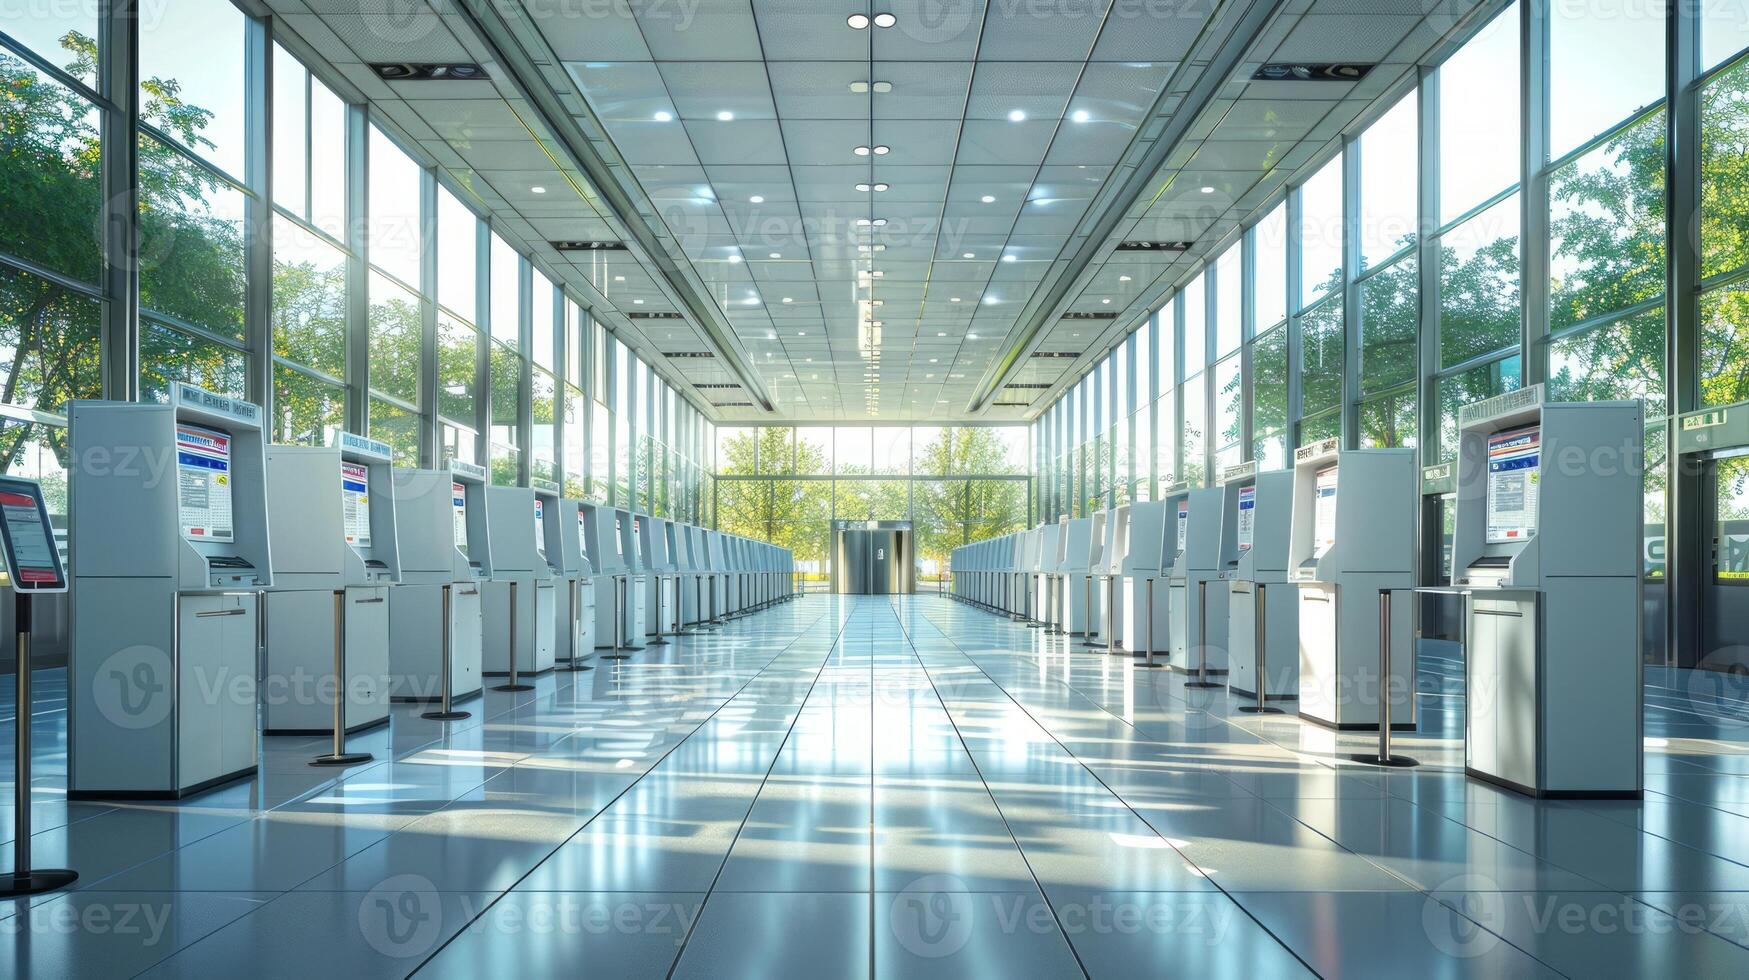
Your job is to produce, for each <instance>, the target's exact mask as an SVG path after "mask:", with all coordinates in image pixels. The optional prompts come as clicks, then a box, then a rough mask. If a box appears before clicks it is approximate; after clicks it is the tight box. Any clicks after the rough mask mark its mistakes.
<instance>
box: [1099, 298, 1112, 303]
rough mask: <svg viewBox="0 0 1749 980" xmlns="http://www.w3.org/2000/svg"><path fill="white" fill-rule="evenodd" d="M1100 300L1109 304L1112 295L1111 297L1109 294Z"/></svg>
mask: <svg viewBox="0 0 1749 980" xmlns="http://www.w3.org/2000/svg"><path fill="white" fill-rule="evenodd" d="M1100 302H1101V303H1107V304H1109V303H1110V302H1111V297H1110V296H1107V297H1106V298H1104V299H1102V300H1100Z"/></svg>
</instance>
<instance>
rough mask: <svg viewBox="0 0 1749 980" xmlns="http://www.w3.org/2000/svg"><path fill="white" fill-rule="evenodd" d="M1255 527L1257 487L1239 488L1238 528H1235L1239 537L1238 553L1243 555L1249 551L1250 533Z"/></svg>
mask: <svg viewBox="0 0 1749 980" xmlns="http://www.w3.org/2000/svg"><path fill="white" fill-rule="evenodd" d="M1256 527H1257V487H1256V486H1249V487H1240V488H1239V522H1238V526H1237V531H1238V535H1239V551H1240V553H1244V552H1247V551H1250V550H1251V536H1252V532H1253V531H1255V530H1256Z"/></svg>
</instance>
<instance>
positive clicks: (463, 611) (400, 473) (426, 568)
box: [389, 459, 492, 702]
mask: <svg viewBox="0 0 1749 980" xmlns="http://www.w3.org/2000/svg"><path fill="white" fill-rule="evenodd" d="M394 495H395V518H396V523H397V524H398V525H399V531H400V535H399V537H400V545H401V548H400V552H401V584H400V585H398V586H396V587H395V588H393V589H390V590H389V678H390V688H389V696H390V697H391V698H393V699H394V700H396V701H410V702H441V701H442V699H443V677H444V673H445V670H446V667H445V664H444V626H445V623H444V603H445V596H446V595H447V596H448V600H447V601H448V604H449V622H448V627H449V663H448V666H447V670H448V676H449V694H450V697H451V699H452V700H454V699H458V698H464V697H468V696H471V695H474V694H478V693H480V644H481V619H480V584H481V583H482V582H483V581H484V580H485V578H486V577H487V576H488V575H489V574H491V571H492V566H491V548H490V546H489V544H488V535H489V531H488V528H487V521H486V468H485V467H483V466H476V465H474V464H473V463H464V462H462V461H461V460H456V459H452V460H450V461H449V464H448V465H447V466H446V467H445V468H444V469H441V470H424V469H409V468H402V467H396V468H395V470H394Z"/></svg>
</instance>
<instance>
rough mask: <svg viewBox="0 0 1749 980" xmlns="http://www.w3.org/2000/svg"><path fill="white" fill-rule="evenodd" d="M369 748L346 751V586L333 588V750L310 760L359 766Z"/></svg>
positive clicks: (316, 762)
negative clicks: (359, 750) (362, 750)
mask: <svg viewBox="0 0 1749 980" xmlns="http://www.w3.org/2000/svg"><path fill="white" fill-rule="evenodd" d="M370 760H371V754H370V753H369V752H348V751H346V590H345V589H335V590H334V751H332V752H330V753H328V754H327V755H319V756H316V757H315V758H314V759H311V760H310V765H312V766H356V765H358V764H359V763H361V762H369V761H370Z"/></svg>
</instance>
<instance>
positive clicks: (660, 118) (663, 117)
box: [656, 112, 674, 122]
mask: <svg viewBox="0 0 1749 980" xmlns="http://www.w3.org/2000/svg"><path fill="white" fill-rule="evenodd" d="M656 121H657V122H673V121H674V113H672V112H658V113H656Z"/></svg>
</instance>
